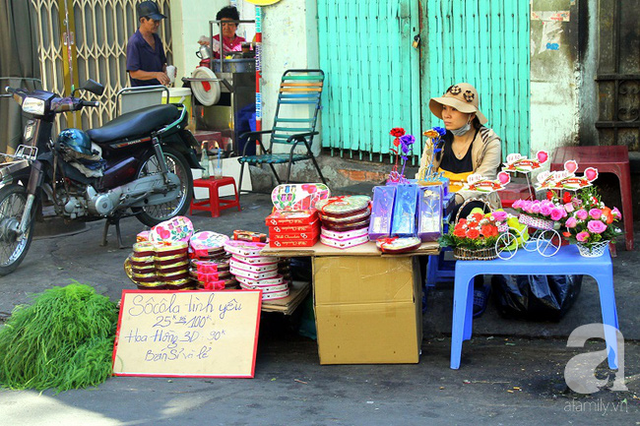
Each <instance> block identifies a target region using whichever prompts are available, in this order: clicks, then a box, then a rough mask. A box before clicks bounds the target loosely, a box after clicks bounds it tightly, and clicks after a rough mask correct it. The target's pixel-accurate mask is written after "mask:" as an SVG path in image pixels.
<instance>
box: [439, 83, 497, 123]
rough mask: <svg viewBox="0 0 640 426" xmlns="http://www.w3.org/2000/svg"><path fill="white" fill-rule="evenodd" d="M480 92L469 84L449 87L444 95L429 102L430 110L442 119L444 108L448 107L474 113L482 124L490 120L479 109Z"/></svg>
mask: <svg viewBox="0 0 640 426" xmlns="http://www.w3.org/2000/svg"><path fill="white" fill-rule="evenodd" d="M478 103H479V99H478V91H477V90H476V88H475V87H473V86H472V85H470V84H469V83H458V84H454V85H453V86H451V87H449V88H448V89H447V91H446V92H445V94H444V95H442V96H440V97H439V98H431V99H430V100H429V109H430V110H431V112H432V113H433V115H435V116H436V117H438V118H440V119H442V106H443V105H447V106H450V107H453V108H455V109H457V110H458V111H460V112H464V113H467V114H470V113H474V112H475V114H476V117H478V120H479V121H480V124H485V123H486V122H487V121H488V120H487V117H485V116H484V114H483V113H481V112H480V109H479V108H478Z"/></svg>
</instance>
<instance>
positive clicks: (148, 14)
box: [138, 1, 166, 21]
mask: <svg viewBox="0 0 640 426" xmlns="http://www.w3.org/2000/svg"><path fill="white" fill-rule="evenodd" d="M138 18H151V19H153V20H156V21H160V20H162V19H165V18H166V16H164V15H163V14H162V13H160V9H158V4H157V3H156V2H155V1H143V2H142V3H139V4H138Z"/></svg>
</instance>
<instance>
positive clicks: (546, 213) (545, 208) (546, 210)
mask: <svg viewBox="0 0 640 426" xmlns="http://www.w3.org/2000/svg"><path fill="white" fill-rule="evenodd" d="M551 209H552V208H551V207H549V206H548V205H546V204H545V205H543V206H542V207H540V214H541V215H544V216H549V215H550V214H551Z"/></svg>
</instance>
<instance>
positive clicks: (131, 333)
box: [113, 290, 261, 378]
mask: <svg viewBox="0 0 640 426" xmlns="http://www.w3.org/2000/svg"><path fill="white" fill-rule="evenodd" d="M260 305H261V291H260V290H237V291H202V290H193V291H169V290H157V291H152V290H146V291H138V290H124V291H123V292H122V301H121V306H120V318H119V321H118V331H117V333H116V342H115V346H114V349H113V373H114V374H115V375H116V376H161V377H227V378H229V377H238V378H240V377H243V378H247V377H249V378H250V377H253V374H254V370H255V359H256V350H257V347H258V329H259V326H258V325H259V321H260Z"/></svg>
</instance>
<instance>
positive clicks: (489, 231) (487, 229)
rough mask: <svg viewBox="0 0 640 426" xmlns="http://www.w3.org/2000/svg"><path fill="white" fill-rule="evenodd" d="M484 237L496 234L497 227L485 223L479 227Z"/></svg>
mask: <svg viewBox="0 0 640 426" xmlns="http://www.w3.org/2000/svg"><path fill="white" fill-rule="evenodd" d="M480 232H482V235H484V236H485V237H495V236H497V235H498V228H497V227H495V226H493V225H485V226H483V227H482V229H480Z"/></svg>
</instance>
